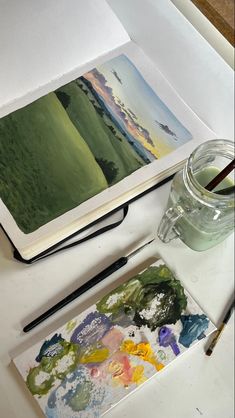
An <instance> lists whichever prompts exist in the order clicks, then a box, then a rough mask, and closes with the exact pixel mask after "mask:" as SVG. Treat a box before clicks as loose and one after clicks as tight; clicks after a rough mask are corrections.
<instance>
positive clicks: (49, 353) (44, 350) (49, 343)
mask: <svg viewBox="0 0 235 418" xmlns="http://www.w3.org/2000/svg"><path fill="white" fill-rule="evenodd" d="M61 341H64V338H62V337H61V334H59V335H58V334H55V335H53V337H52V338H51V339H50V340H46V341H45V342H44V343H43V345H42V346H41V348H40V351H39V354H38V355H37V357H36V358H35V360H36V361H37V362H38V363H40V361H41V360H42V358H43V357H54V356H57V354H59V353H60V352H61V351H62V350H63V347H62V345H61V344H60V342H61Z"/></svg>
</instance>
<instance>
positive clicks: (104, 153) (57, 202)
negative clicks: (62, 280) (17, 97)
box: [0, 43, 215, 258]
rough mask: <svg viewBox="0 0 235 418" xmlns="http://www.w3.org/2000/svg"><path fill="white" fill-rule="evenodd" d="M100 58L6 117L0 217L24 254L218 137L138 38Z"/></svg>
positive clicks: (1, 134)
mask: <svg viewBox="0 0 235 418" xmlns="http://www.w3.org/2000/svg"><path fill="white" fill-rule="evenodd" d="M98 61H99V64H96V67H95V68H94V66H93V65H94V64H93V63H91V64H90V67H89V68H87V71H86V72H85V73H84V72H82V73H79V74H78V77H77V78H76V79H75V80H74V81H72V82H70V83H68V84H66V85H65V86H61V87H60V88H58V89H57V90H56V91H55V92H52V93H50V94H48V95H46V96H44V97H42V98H41V99H39V100H37V101H35V102H34V103H32V104H31V105H29V106H27V107H25V108H22V109H20V110H18V111H16V112H14V113H12V114H10V115H8V116H6V117H4V118H2V119H1V120H0V151H1V152H0V164H2V166H3V167H5V169H4V171H3V176H5V177H4V178H3V183H2V187H1V189H0V196H1V198H2V202H0V211H1V223H2V225H3V227H4V229H5V230H6V232H7V233H8V235H9V237H10V238H11V240H12V241H13V242H14V244H15V246H16V247H17V249H18V250H19V251H20V253H21V255H23V257H25V258H31V257H33V256H34V255H37V254H38V253H40V252H41V251H43V250H45V249H47V248H48V247H50V246H51V245H53V244H55V243H56V242H58V241H61V240H62V239H64V238H66V237H68V236H70V235H71V234H72V233H74V232H76V231H77V230H78V229H81V228H82V227H84V226H86V225H87V224H89V223H91V222H92V221H94V220H96V219H98V218H99V217H101V216H102V215H104V214H106V213H107V212H109V211H110V210H112V209H114V208H115V207H117V206H119V205H121V204H122V203H124V202H125V201H127V200H129V199H131V198H133V197H134V196H136V195H138V194H139V193H141V192H142V191H143V190H145V189H147V188H149V187H151V186H153V185H154V184H156V182H158V181H160V180H162V179H163V178H165V177H167V175H169V174H171V173H173V172H175V171H177V169H178V168H179V167H180V165H182V161H184V160H185V159H186V158H187V157H188V156H189V154H190V152H191V151H192V150H193V149H194V148H195V147H196V146H197V145H198V144H199V143H201V142H203V141H205V140H208V139H212V138H214V137H215V134H214V133H213V132H212V131H210V130H209V129H208V128H207V127H206V126H205V125H204V124H203V123H202V122H201V121H200V120H199V119H198V117H197V116H196V115H195V114H194V113H193V112H192V110H191V109H189V107H188V106H187V105H185V103H184V102H183V101H182V100H181V98H180V97H179V96H178V95H177V94H176V92H175V91H174V90H173V89H172V88H171V87H170V86H169V84H168V83H167V81H166V80H165V78H164V77H163V75H162V74H161V73H160V72H159V71H158V70H157V68H156V67H155V66H154V65H153V63H152V62H151V60H150V59H149V58H148V57H147V56H146V55H145V54H144V52H143V51H142V50H141V49H140V48H138V47H137V46H136V45H135V44H134V43H129V44H128V45H126V46H123V47H122V48H121V49H119V50H118V51H116V55H115V54H114V52H112V56H111V57H110V58H109V59H108V60H107V56H105V57H101V58H100V59H99V60H98ZM6 137H7V138H8V142H6V141H5V140H4V139H5V138H6Z"/></svg>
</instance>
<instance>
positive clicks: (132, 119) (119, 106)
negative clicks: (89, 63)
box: [84, 68, 158, 158]
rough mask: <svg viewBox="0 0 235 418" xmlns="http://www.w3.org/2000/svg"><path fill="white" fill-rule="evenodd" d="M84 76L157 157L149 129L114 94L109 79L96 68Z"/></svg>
mask: <svg viewBox="0 0 235 418" xmlns="http://www.w3.org/2000/svg"><path fill="white" fill-rule="evenodd" d="M84 78H86V79H87V80H88V81H90V82H91V84H92V86H93V88H94V89H95V90H96V92H97V93H98V94H99V96H100V97H101V98H102V99H103V100H104V102H105V104H106V105H108V106H109V108H110V109H111V110H112V112H113V113H114V114H115V116H116V117H117V118H118V119H119V120H121V122H122V123H123V125H124V126H125V129H126V130H127V131H128V132H129V134H131V135H132V136H133V137H134V138H135V139H136V140H137V141H139V142H140V143H141V144H142V145H143V146H144V147H145V148H146V149H147V150H148V151H149V152H150V153H151V154H152V155H154V157H155V158H158V153H157V151H156V148H155V147H154V143H153V141H152V139H151V136H150V133H149V131H148V130H147V129H146V128H145V127H143V126H142V125H141V124H139V123H138V122H137V116H136V115H135V114H134V112H132V111H131V110H130V109H128V108H126V106H125V104H124V103H123V102H122V101H121V100H120V99H119V98H118V97H116V96H115V95H114V93H113V89H112V88H111V87H109V86H107V80H106V78H105V77H104V75H103V74H101V73H100V72H99V71H98V70H97V69H96V68H95V69H94V70H92V71H89V72H88V73H86V74H84Z"/></svg>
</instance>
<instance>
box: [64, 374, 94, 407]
mask: <svg viewBox="0 0 235 418" xmlns="http://www.w3.org/2000/svg"><path fill="white" fill-rule="evenodd" d="M92 388H93V385H92V383H91V382H89V381H85V382H83V384H82V385H79V386H78V387H77V389H76V391H75V394H74V396H72V397H71V398H70V399H69V400H68V401H67V404H68V405H69V406H70V408H72V410H73V411H75V412H79V411H84V409H85V408H86V407H87V406H88V405H89V402H90V399H91V392H92Z"/></svg>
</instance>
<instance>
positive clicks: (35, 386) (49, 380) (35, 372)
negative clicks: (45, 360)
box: [26, 366, 55, 396]
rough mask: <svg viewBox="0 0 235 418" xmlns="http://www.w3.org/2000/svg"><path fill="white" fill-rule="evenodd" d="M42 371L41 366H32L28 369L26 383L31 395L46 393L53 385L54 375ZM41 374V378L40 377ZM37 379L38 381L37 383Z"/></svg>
mask: <svg viewBox="0 0 235 418" xmlns="http://www.w3.org/2000/svg"><path fill="white" fill-rule="evenodd" d="M42 373H43V372H42V368H41V366H38V367H34V368H33V369H30V371H29V374H28V376H27V380H26V384H27V386H28V388H29V390H30V392H31V393H32V394H33V395H40V396H42V395H46V394H47V393H48V392H49V390H50V389H51V388H52V386H53V383H54V380H55V378H54V376H53V375H50V374H48V373H45V372H44V374H42ZM41 375H42V378H41V377H40V376H41ZM43 377H44V378H43ZM37 380H38V381H39V382H38V383H37Z"/></svg>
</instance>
